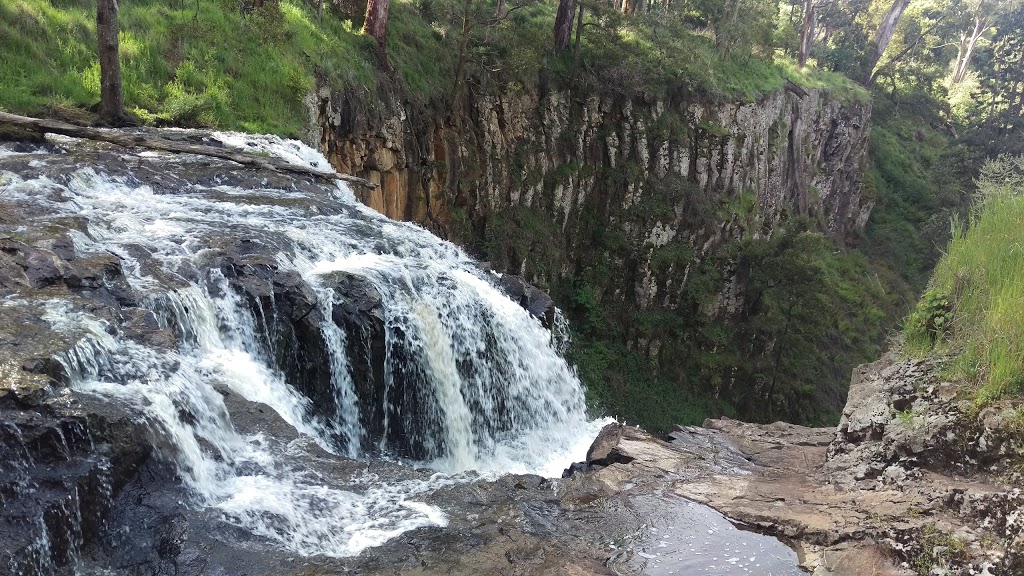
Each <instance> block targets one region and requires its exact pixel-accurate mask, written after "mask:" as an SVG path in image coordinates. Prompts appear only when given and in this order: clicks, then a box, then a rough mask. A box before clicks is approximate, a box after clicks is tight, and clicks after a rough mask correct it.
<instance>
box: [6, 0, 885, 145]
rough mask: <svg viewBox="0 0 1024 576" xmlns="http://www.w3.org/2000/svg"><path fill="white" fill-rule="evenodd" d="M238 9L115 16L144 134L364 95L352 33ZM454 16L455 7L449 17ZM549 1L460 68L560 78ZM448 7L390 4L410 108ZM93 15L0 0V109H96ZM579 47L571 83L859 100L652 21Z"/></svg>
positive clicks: (619, 23)
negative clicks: (324, 95)
mask: <svg viewBox="0 0 1024 576" xmlns="http://www.w3.org/2000/svg"><path fill="white" fill-rule="evenodd" d="M238 5H239V3H238V2H237V1H236V0H196V1H195V2H192V1H190V2H184V1H182V2H180V3H179V2H173V1H167V0H133V1H132V2H126V3H124V5H123V6H122V7H121V50H122V62H123V69H124V86H125V100H126V104H127V106H128V107H129V109H131V110H133V111H134V112H135V113H136V114H138V115H139V116H140V118H141V119H142V120H143V121H145V122H148V123H154V124H170V125H196V124H198V125H210V126H215V127H219V128H227V129H240V130H246V131H254V132H272V133H278V134H286V135H295V134H298V133H299V132H300V130H301V128H302V126H303V123H304V122H305V120H306V118H305V114H304V111H303V108H302V104H301V98H302V96H303V95H304V94H305V93H306V91H307V90H308V89H309V88H310V87H311V86H312V85H313V77H314V76H313V75H314V71H315V70H316V69H321V70H323V71H324V72H325V76H326V77H327V78H329V79H330V80H331V81H332V83H334V85H335V86H336V87H341V86H347V87H353V88H354V87H363V88H368V89H371V90H372V89H373V88H374V83H375V78H376V76H377V74H378V72H377V70H378V69H379V65H378V60H379V58H378V56H377V54H376V52H375V46H374V44H373V43H372V41H370V40H369V39H368V38H366V37H365V36H362V35H361V34H359V33H358V27H359V24H360V23H359V22H358V17H357V18H356V19H355V20H356V21H355V22H353V20H351V19H345V18H344V17H343V16H342V15H339V14H336V13H333V12H332V11H328V12H327V13H325V15H324V17H323V19H322V20H320V21H318V20H317V18H316V15H315V13H314V12H313V10H312V8H311V7H309V6H306V4H305V3H303V2H302V1H301V0H281V2H280V9H276V8H275V7H273V6H272V5H268V7H265V8H262V9H260V10H258V11H256V12H255V13H253V14H250V15H248V16H242V15H240V14H239V11H238ZM459 6H461V4H459ZM554 8H555V5H554V3H553V2H545V3H541V4H535V5H532V6H529V7H527V8H525V9H522V10H518V11H515V12H513V15H512V17H511V18H510V19H509V20H508V21H507V22H505V23H503V24H501V25H499V26H495V27H490V28H485V27H478V29H477V30H476V36H475V37H474V42H473V43H472V44H471V62H472V63H473V64H474V65H476V66H477V70H479V69H480V68H481V67H483V66H486V67H487V68H488V69H489V71H490V77H491V78H490V79H491V80H492V81H497V82H500V83H503V84H505V85H511V86H513V87H514V86H515V85H516V84H526V83H533V82H535V81H536V78H537V76H538V73H539V72H540V71H541V70H546V71H548V72H549V73H551V74H552V75H553V76H554V77H556V78H557V77H560V76H561V77H563V78H565V79H567V78H568V76H569V70H570V67H571V62H570V59H569V58H567V57H561V58H559V57H555V56H553V55H552V54H551V50H550V44H551V42H550V35H551V22H552V21H553V18H554ZM455 9H456V8H455V7H454V6H449V5H447V4H445V3H443V2H440V1H436V0H435V1H427V0H417V1H416V2H410V1H408V0H395V1H394V2H393V3H392V12H391V30H390V36H389V46H388V59H389V62H390V64H391V66H393V67H394V69H395V70H396V71H397V73H398V75H399V76H400V77H401V79H402V81H403V84H404V85H405V89H406V93H407V95H408V96H409V97H410V98H411V99H413V100H415V101H419V102H421V103H428V102H434V103H435V104H437V103H440V104H442V105H443V104H445V103H447V102H449V101H450V97H451V92H452V77H453V75H454V69H455V62H454V61H455V58H456V54H457V49H456V47H457V44H456V41H457V38H456V36H457V32H458V31H457V30H453V29H452V28H451V26H450V25H449V23H450V22H453V21H455V19H456V17H457V16H458V15H457V14H455V13H453V10H455ZM94 10H95V8H94V3H93V2H91V1H88V0H7V1H5V2H3V3H2V4H0V78H3V79H4V81H3V82H4V84H3V90H2V91H0V109H5V110H8V111H12V112H19V113H28V114H46V113H48V112H49V113H52V112H53V111H54V109H58V110H59V109H65V110H68V109H71V108H75V107H79V108H81V107H88V106H90V105H92V104H94V103H95V102H96V101H97V100H98V98H99V64H98V61H97V59H96V56H95V15H94ZM600 24H601V25H600V26H594V27H588V29H587V33H585V34H584V36H583V51H582V58H581V61H582V62H583V63H584V66H583V67H581V69H583V73H581V76H582V75H586V74H592V75H593V76H594V78H592V79H593V80H596V81H597V83H598V84H600V85H609V83H608V80H609V79H611V80H612V82H611V83H610V85H612V86H613V88H614V85H615V84H616V82H615V81H616V80H617V81H618V83H619V84H621V85H622V86H620V87H623V88H628V89H631V90H638V91H640V90H642V91H644V92H647V93H660V92H663V91H665V90H670V89H676V88H683V89H685V90H687V91H690V92H695V93H698V94H704V95H706V96H707V97H710V98H718V99H754V98H756V97H758V96H759V95H760V94H763V93H765V92H767V91H770V90H776V89H778V88H780V87H781V86H782V84H783V82H784V78H786V77H789V78H791V79H793V80H795V81H797V82H798V83H801V84H803V85H805V86H808V87H827V88H830V89H832V90H834V91H836V92H837V93H841V94H845V95H847V96H849V97H855V98H864V97H865V95H864V93H863V91H861V90H859V89H858V88H855V87H854V85H853V84H852V83H850V82H849V81H847V80H845V79H844V78H842V77H841V76H838V75H834V74H828V73H823V72H818V71H799V70H796V69H795V67H794V66H792V65H791V64H789V63H787V62H784V61H783V62H777V63H768V62H765V61H763V60H759V59H757V58H749V57H744V58H739V57H731V58H729V59H725V60H723V59H722V58H721V57H720V56H719V53H718V52H717V51H716V50H715V48H714V46H713V43H712V42H711V41H710V40H708V39H707V38H705V37H704V36H701V35H699V34H694V33H690V32H687V31H686V30H685V29H684V28H683V27H682V26H681V24H680V25H671V24H664V23H659V20H658V19H657V18H654V17H651V18H648V17H638V18H633V19H624V18H621V17H617V16H615V15H608V16H606V17H603V18H602V20H601V22H600Z"/></svg>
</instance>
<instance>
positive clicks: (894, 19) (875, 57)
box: [863, 0, 910, 85]
mask: <svg viewBox="0 0 1024 576" xmlns="http://www.w3.org/2000/svg"><path fill="white" fill-rule="evenodd" d="M909 5H910V0H893V3H892V6H890V7H889V9H888V10H886V12H885V15H884V16H882V22H881V23H880V24H879V25H878V29H877V30H875V37H874V39H873V40H872V44H873V46H874V50H872V51H871V52H870V53H869V60H868V66H867V74H866V75H865V77H864V81H863V83H864V84H865V85H870V84H871V82H872V81H873V78H874V71H875V66H876V65H877V64H878V61H879V60H881V59H882V55H883V54H885V50H886V48H888V47H889V43H890V42H892V37H893V35H894V34H896V27H897V26H898V25H899V23H900V18H902V17H903V12H905V11H906V9H907V6H909Z"/></svg>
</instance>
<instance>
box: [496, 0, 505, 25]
mask: <svg viewBox="0 0 1024 576" xmlns="http://www.w3.org/2000/svg"><path fill="white" fill-rule="evenodd" d="M494 15H495V16H497V18H498V20H504V19H505V16H508V4H507V3H506V2H505V0H498V9H497V10H495V11H494Z"/></svg>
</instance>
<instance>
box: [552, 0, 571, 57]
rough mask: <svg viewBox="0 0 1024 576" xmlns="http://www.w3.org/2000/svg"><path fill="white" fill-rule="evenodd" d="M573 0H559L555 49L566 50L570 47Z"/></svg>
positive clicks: (557, 50) (556, 15)
mask: <svg viewBox="0 0 1024 576" xmlns="http://www.w3.org/2000/svg"><path fill="white" fill-rule="evenodd" d="M573 8H574V6H573V0H558V12H557V13H556V14H555V51H556V52H564V51H566V50H567V49H568V48H569V39H570V38H572V16H573V12H575V10H574V9H573Z"/></svg>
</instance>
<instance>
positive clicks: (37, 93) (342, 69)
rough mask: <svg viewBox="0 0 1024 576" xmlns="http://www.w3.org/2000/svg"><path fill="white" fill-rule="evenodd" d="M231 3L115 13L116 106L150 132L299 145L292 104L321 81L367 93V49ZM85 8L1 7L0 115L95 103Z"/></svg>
mask: <svg viewBox="0 0 1024 576" xmlns="http://www.w3.org/2000/svg"><path fill="white" fill-rule="evenodd" d="M237 6H238V4H237V3H236V2H230V1H227V0H223V1H209V0H201V1H199V2H187V3H178V2H168V1H165V0H133V1H132V2H125V3H124V4H123V5H122V7H121V18H120V24H121V34H120V36H121V38H120V39H121V60H122V73H123V78H124V90H125V105H126V107H127V108H128V109H129V110H130V111H133V112H134V113H136V114H137V115H138V116H139V117H140V118H141V119H142V120H143V121H147V122H149V123H154V124H171V125H185V126H188V125H206V126H215V127H222V128H232V129H241V130H247V131H252V132H272V133H278V134H287V135H295V134H298V133H299V132H300V131H301V129H302V127H303V126H304V124H305V121H306V113H305V110H304V108H303V104H302V97H303V96H304V95H305V93H306V92H307V91H308V90H309V88H311V87H312V85H313V71H314V69H315V68H317V67H319V68H321V69H323V70H324V71H325V72H326V73H327V76H328V77H330V78H331V79H332V80H333V81H334V82H335V83H336V84H337V85H351V84H359V85H364V86H367V85H372V82H373V78H374V71H373V66H372V64H371V62H372V59H371V55H372V52H371V50H372V46H371V44H370V41H369V40H368V39H367V38H365V37H363V36H362V35H360V34H357V33H354V32H353V30H352V29H351V25H350V24H349V23H346V22H342V21H340V20H337V19H332V18H324V20H323V22H317V20H316V16H315V14H314V13H313V12H312V11H311V10H310V9H309V8H307V7H305V6H304V5H303V4H302V3H301V2H299V1H296V0H282V2H281V4H280V7H279V9H278V8H276V7H272V6H270V5H268V7H266V8H264V9H261V10H258V11H256V12H254V13H252V14H250V15H247V16H244V17H243V16H241V15H240V14H239V12H238V9H237ZM95 34H96V31H95V3H94V2H86V1H81V0H54V1H53V2H51V1H50V0H11V1H9V2H4V3H3V4H2V5H0V76H2V77H3V78H4V89H3V90H2V91H0V108H3V109H6V110H9V111H13V112H21V113H27V114H45V113H47V111H48V110H51V109H52V108H54V107H88V106H90V105H92V104H94V103H95V102H97V101H98V100H99V64H98V61H97V58H96V54H95V44H96V36H95Z"/></svg>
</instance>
